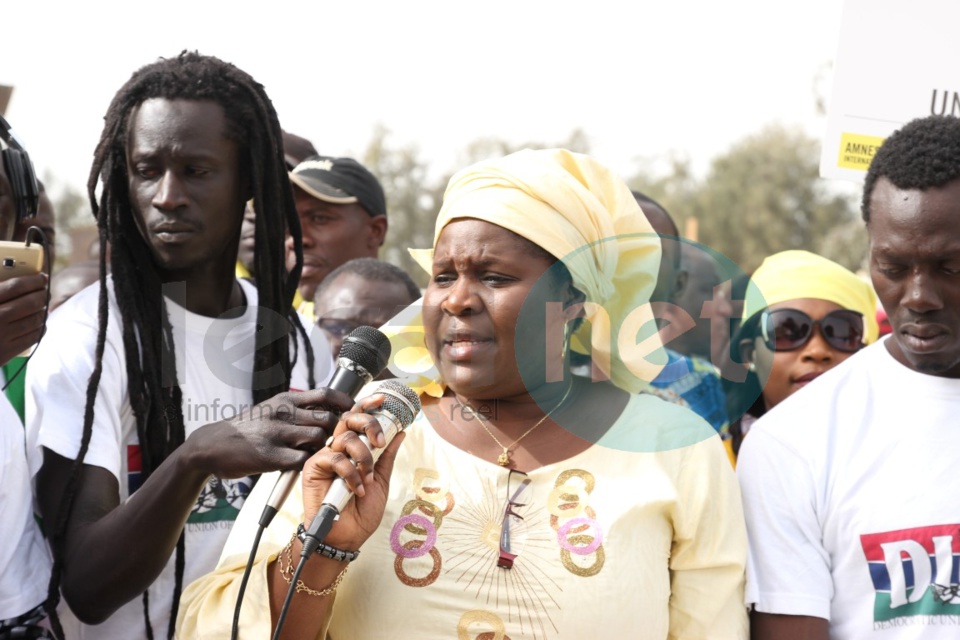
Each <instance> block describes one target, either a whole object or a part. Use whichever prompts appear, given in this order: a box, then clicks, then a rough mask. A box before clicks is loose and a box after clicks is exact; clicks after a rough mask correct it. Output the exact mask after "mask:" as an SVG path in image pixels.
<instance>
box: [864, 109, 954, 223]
mask: <svg viewBox="0 0 960 640" xmlns="http://www.w3.org/2000/svg"><path fill="white" fill-rule="evenodd" d="M880 178H886V179H887V180H889V181H890V182H892V183H893V186H895V187H896V188H897V189H921V190H924V189H931V188H936V187H942V186H944V185H946V184H947V183H949V182H953V181H954V180H956V179H957V178H960V118H956V117H953V116H927V117H926V118H918V119H916V120H912V121H910V122H908V123H907V124H905V125H904V126H903V127H901V128H900V129H899V130H897V131H895V132H894V133H893V134H892V135H891V136H890V137H889V138H887V139H886V140H885V141H884V143H883V144H882V145H880V148H879V149H878V150H877V153H876V155H875V156H874V157H873V161H872V162H871V163H870V168H869V169H868V170H867V177H866V179H865V180H864V183H863V200H862V201H861V203H860V210H861V213H862V215H863V220H864V222H867V223H869V222H870V196H871V195H872V194H873V189H874V187H875V186H876V185H877V181H878V180H879V179H880Z"/></svg>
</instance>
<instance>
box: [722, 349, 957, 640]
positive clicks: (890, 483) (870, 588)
mask: <svg viewBox="0 0 960 640" xmlns="http://www.w3.org/2000/svg"><path fill="white" fill-rule="evenodd" d="M958 473H960V380H958V379H948V378H941V377H937V376H931V375H925V374H922V373H918V372H916V371H914V370H912V369H910V368H908V367H906V366H904V365H902V364H900V363H899V362H897V361H896V360H894V358H893V357H892V356H891V355H890V353H889V352H888V351H887V348H886V345H885V343H884V342H881V343H878V344H874V345H872V346H870V347H867V348H866V349H864V350H863V351H861V352H860V353H857V354H855V355H854V356H852V357H851V358H849V359H848V360H847V361H845V362H843V363H841V364H840V365H838V366H837V367H836V368H835V369H833V370H831V371H829V372H827V373H826V374H824V375H823V376H821V377H820V378H818V379H817V380H815V381H814V382H813V383H811V384H810V385H809V386H807V387H806V388H805V389H803V390H802V391H801V392H799V393H797V394H794V395H793V396H791V397H789V398H787V399H786V400H785V401H784V402H782V403H781V404H779V405H777V406H776V407H775V408H774V409H773V410H772V411H770V412H769V413H767V414H766V415H765V416H764V417H763V418H761V419H760V420H759V421H757V423H756V425H755V426H754V427H753V429H751V430H750V437H748V438H746V439H745V440H744V444H743V448H742V450H741V452H740V457H739V461H738V464H737V474H738V476H739V479H740V486H741V490H742V492H743V500H744V510H745V513H746V517H747V528H748V532H749V537H750V561H749V563H748V570H747V602H748V604H755V606H756V609H757V610H758V611H762V612H766V613H779V614H790V615H806V616H815V617H819V618H825V619H828V620H830V637H831V638H837V639H839V638H843V639H844V640H856V639H858V638H870V639H871V640H886V639H889V638H897V639H898V640H903V639H908V638H924V639H932V638H951V639H955V638H958V637H960V588H958V583H960V579H958V569H960V480H958Z"/></svg>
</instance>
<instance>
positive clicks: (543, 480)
mask: <svg viewBox="0 0 960 640" xmlns="http://www.w3.org/2000/svg"><path fill="white" fill-rule="evenodd" d="M434 410H435V409H434ZM602 442H608V443H609V445H610V446H609V447H608V446H603V445H602V444H601V445H595V446H592V447H590V448H589V449H587V450H586V451H583V452H581V453H579V454H577V455H575V456H573V457H572V458H569V459H567V460H564V461H562V462H557V463H554V464H550V465H547V466H545V467H542V468H540V469H537V470H536V471H533V472H531V473H530V474H529V478H530V480H531V482H530V484H529V485H528V487H527V488H526V489H525V490H524V492H523V493H522V494H520V496H518V498H517V500H516V501H517V502H522V503H524V505H525V506H523V507H518V508H516V511H517V513H519V514H520V515H521V516H522V517H523V520H520V521H515V524H514V525H513V526H512V527H511V533H512V539H513V542H514V548H515V549H516V550H517V558H516V560H515V563H514V565H513V568H512V569H509V570H507V569H500V568H498V567H497V559H498V556H499V536H500V524H501V520H502V516H503V513H504V507H505V505H506V498H507V496H506V492H507V484H506V483H507V477H508V470H506V469H503V468H501V467H498V466H497V465H495V464H493V463H491V462H488V461H485V460H480V459H478V458H476V457H474V456H472V455H471V454H468V453H466V452H464V451H462V450H460V449H458V448H456V447H454V446H453V445H451V444H450V443H448V442H447V441H445V440H444V439H443V438H441V437H440V436H439V435H438V434H437V433H436V432H435V431H434V429H433V428H432V426H431V425H430V423H429V421H428V420H426V419H424V418H423V414H421V415H420V416H419V417H418V419H417V420H416V421H415V422H414V424H413V425H411V427H410V428H409V429H408V430H407V439H406V440H405V442H404V444H403V447H402V448H401V450H400V453H399V455H398V458H397V462H396V465H395V467H394V473H393V477H392V479H391V483H390V498H389V500H388V502H387V507H386V512H385V514H384V517H383V521H382V522H381V525H380V528H379V530H378V531H377V532H376V533H375V534H374V535H373V536H372V537H371V538H370V539H369V540H368V541H367V542H366V544H364V546H363V550H362V555H361V557H360V558H359V559H358V560H357V561H356V562H355V563H354V564H353V566H352V567H351V568H350V571H349V572H348V573H347V574H346V576H345V578H344V580H343V583H342V584H341V585H340V588H339V590H338V592H337V596H336V602H335V604H334V611H333V618H332V620H331V623H330V627H329V629H328V632H329V637H330V638H332V639H333V640H340V639H351V640H373V639H379V638H456V637H460V638H475V637H477V636H478V635H479V634H482V633H492V634H494V635H493V636H491V637H498V638H501V637H509V638H511V639H512V640H520V639H521V638H571V639H577V640H582V639H583V638H631V639H637V638H640V639H643V638H651V639H653V638H656V639H657V640H663V639H664V638H677V639H679V638H683V639H686V640H690V639H694V638H720V639H746V638H747V636H748V632H747V614H746V609H745V607H744V605H743V580H744V564H745V561H746V548H747V542H746V532H745V527H744V523H743V513H742V509H741V504H740V494H739V490H738V488H737V484H736V480H735V477H734V474H733V471H732V470H731V468H730V464H729V462H728V461H727V458H726V454H725V452H724V449H723V445H722V444H721V442H720V438H719V437H717V436H716V434H715V432H714V431H713V429H712V428H711V427H710V426H709V425H708V424H707V423H706V422H703V421H701V420H700V419H699V418H697V417H696V416H695V415H694V414H693V413H691V412H690V411H689V410H687V409H684V408H681V407H675V406H673V405H670V404H668V403H666V402H664V401H662V400H660V399H658V398H655V397H653V396H649V395H645V394H644V395H636V396H632V398H631V400H630V403H629V404H628V406H627V408H626V410H625V411H624V414H623V416H621V418H620V420H618V422H617V424H616V425H615V426H614V428H613V429H612V430H611V432H610V433H609V434H608V436H605V437H604V439H603V440H602ZM273 485H274V478H273V477H271V476H264V478H262V479H261V481H260V482H259V483H258V484H257V487H256V489H255V490H254V493H252V494H251V495H250V497H249V498H248V500H247V504H246V506H245V507H244V509H243V511H242V512H241V515H240V518H239V519H238V520H237V522H236V525H235V527H234V530H233V533H232V534H231V538H230V541H229V542H228V544H227V547H226V548H225V550H224V554H223V556H222V557H221V561H220V564H219V567H218V569H217V570H216V572H214V573H212V574H209V575H207V576H205V577H204V578H201V579H200V580H198V581H196V582H194V583H193V584H192V585H190V586H189V587H188V589H187V590H186V591H185V592H184V594H183V598H182V599H181V603H180V617H179V620H178V636H179V637H181V638H198V639H200V638H228V637H229V634H230V624H231V621H232V618H233V609H234V605H235V601H236V594H237V587H238V583H239V578H240V576H241V574H242V572H243V567H244V564H245V562H246V558H247V555H248V554H249V546H250V542H251V541H252V538H253V534H254V532H255V528H256V520H257V519H258V518H259V515H260V512H261V510H262V504H263V502H264V501H265V498H266V495H268V494H269V492H270V489H271V488H272V487H273ZM516 486H517V477H516V476H514V478H513V481H512V483H511V490H513V488H515V487H516ZM299 490H300V485H299V483H298V484H297V488H296V489H295V491H294V493H293V495H291V496H290V498H289V499H288V500H287V503H286V505H285V507H284V509H283V510H282V511H281V513H280V514H279V515H278V516H277V518H276V520H275V521H274V523H273V524H272V526H271V527H270V528H269V529H268V530H267V531H266V533H265V534H264V539H263V542H262V543H261V547H260V553H259V554H258V562H257V564H256V566H255V567H254V570H253V574H252V576H251V579H250V583H249V585H248V587H247V592H246V598H245V602H244V605H243V613H242V616H243V617H242V621H241V626H240V629H241V634H240V636H241V638H268V637H270V633H271V629H270V624H271V618H270V606H269V601H268V596H267V593H268V592H267V581H266V566H267V562H268V561H270V560H272V559H273V558H275V556H276V554H277V552H278V551H279V550H280V549H281V548H282V547H283V546H285V545H286V543H287V542H288V541H289V539H290V535H291V533H292V532H293V531H294V530H295V529H296V526H297V524H298V522H299V519H300V517H301V512H302V506H301V505H302V498H301V495H300V493H299ZM311 586H314V587H316V588H323V587H325V586H326V585H311ZM301 595H302V594H301ZM503 634H505V635H503Z"/></svg>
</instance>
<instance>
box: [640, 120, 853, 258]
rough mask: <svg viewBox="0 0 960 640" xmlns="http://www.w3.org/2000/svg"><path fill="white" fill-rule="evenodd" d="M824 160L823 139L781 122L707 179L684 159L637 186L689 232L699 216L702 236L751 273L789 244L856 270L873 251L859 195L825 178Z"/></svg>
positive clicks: (724, 159) (748, 141)
mask: <svg viewBox="0 0 960 640" xmlns="http://www.w3.org/2000/svg"><path fill="white" fill-rule="evenodd" d="M818 161H819V141H818V140H816V139H814V138H812V137H810V136H808V135H807V134H805V133H804V132H802V131H801V130H799V129H797V128H791V127H785V126H782V125H777V124H773V125H768V126H766V127H764V128H763V129H761V130H760V131H759V132H758V133H756V134H753V135H750V136H747V137H746V138H744V139H743V140H741V141H740V142H738V143H736V144H735V145H734V146H733V147H732V148H731V149H730V150H729V151H728V152H727V153H725V154H723V155H721V156H718V157H716V158H715V159H714V160H713V161H712V162H711V165H710V169H709V171H708V172H707V175H706V177H704V178H703V179H702V180H697V179H695V178H693V177H692V176H691V172H690V167H689V163H688V162H686V161H683V160H680V161H675V162H673V163H672V165H671V167H670V169H669V170H668V171H667V172H666V174H665V175H660V176H653V177H651V174H650V172H649V170H647V171H644V169H643V168H642V167H641V170H640V171H639V172H638V174H637V175H636V176H634V177H633V178H632V179H631V180H630V183H631V185H632V186H634V187H635V188H639V189H640V190H641V191H644V192H645V193H647V194H648V195H650V196H651V197H653V198H656V199H662V202H663V204H664V206H666V207H667V208H668V209H669V210H670V212H671V214H673V215H674V217H675V218H677V223H678V224H679V225H680V228H681V229H683V221H684V219H685V218H686V217H688V216H694V217H696V218H697V220H698V222H699V241H700V242H702V243H704V244H706V245H709V246H711V247H713V248H714V249H716V250H717V251H720V252H721V253H723V254H725V255H726V256H728V257H729V258H731V259H732V260H733V261H734V262H736V263H737V264H739V265H740V266H741V267H742V268H743V269H744V270H745V271H748V272H750V271H752V270H753V269H755V268H756V267H757V266H759V264H760V262H761V261H762V260H763V259H764V258H765V257H766V256H768V255H770V254H772V253H776V252H778V251H784V250H786V249H807V250H809V251H813V252H816V253H819V254H821V255H824V256H826V257H828V258H830V259H832V260H836V261H837V262H839V263H840V264H843V265H844V266H846V267H848V268H850V269H854V270H856V269H858V268H860V267H861V266H862V263H863V259H864V255H865V250H866V240H865V238H866V233H865V231H864V230H863V228H862V223H860V222H859V217H858V212H857V206H856V197H855V195H854V194H853V193H852V192H850V191H849V190H846V189H842V188H837V185H834V184H832V183H829V182H827V181H825V180H822V179H820V177H819V170H818Z"/></svg>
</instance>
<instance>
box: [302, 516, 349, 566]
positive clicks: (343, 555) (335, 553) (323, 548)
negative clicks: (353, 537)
mask: <svg viewBox="0 0 960 640" xmlns="http://www.w3.org/2000/svg"><path fill="white" fill-rule="evenodd" d="M297 537H298V538H300V542H301V544H302V543H303V541H304V540H306V539H307V530H306V529H305V528H304V526H303V523H302V522H301V523H300V526H298V527H297ZM317 553H318V554H320V555H321V556H323V557H324V558H330V559H331V560H336V561H337V562H353V561H354V560H356V559H357V557H358V556H359V555H360V552H359V551H344V550H343V549H337V548H336V547H331V546H330V545H328V544H323V543H322V542H321V543H320V546H319V547H317Z"/></svg>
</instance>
